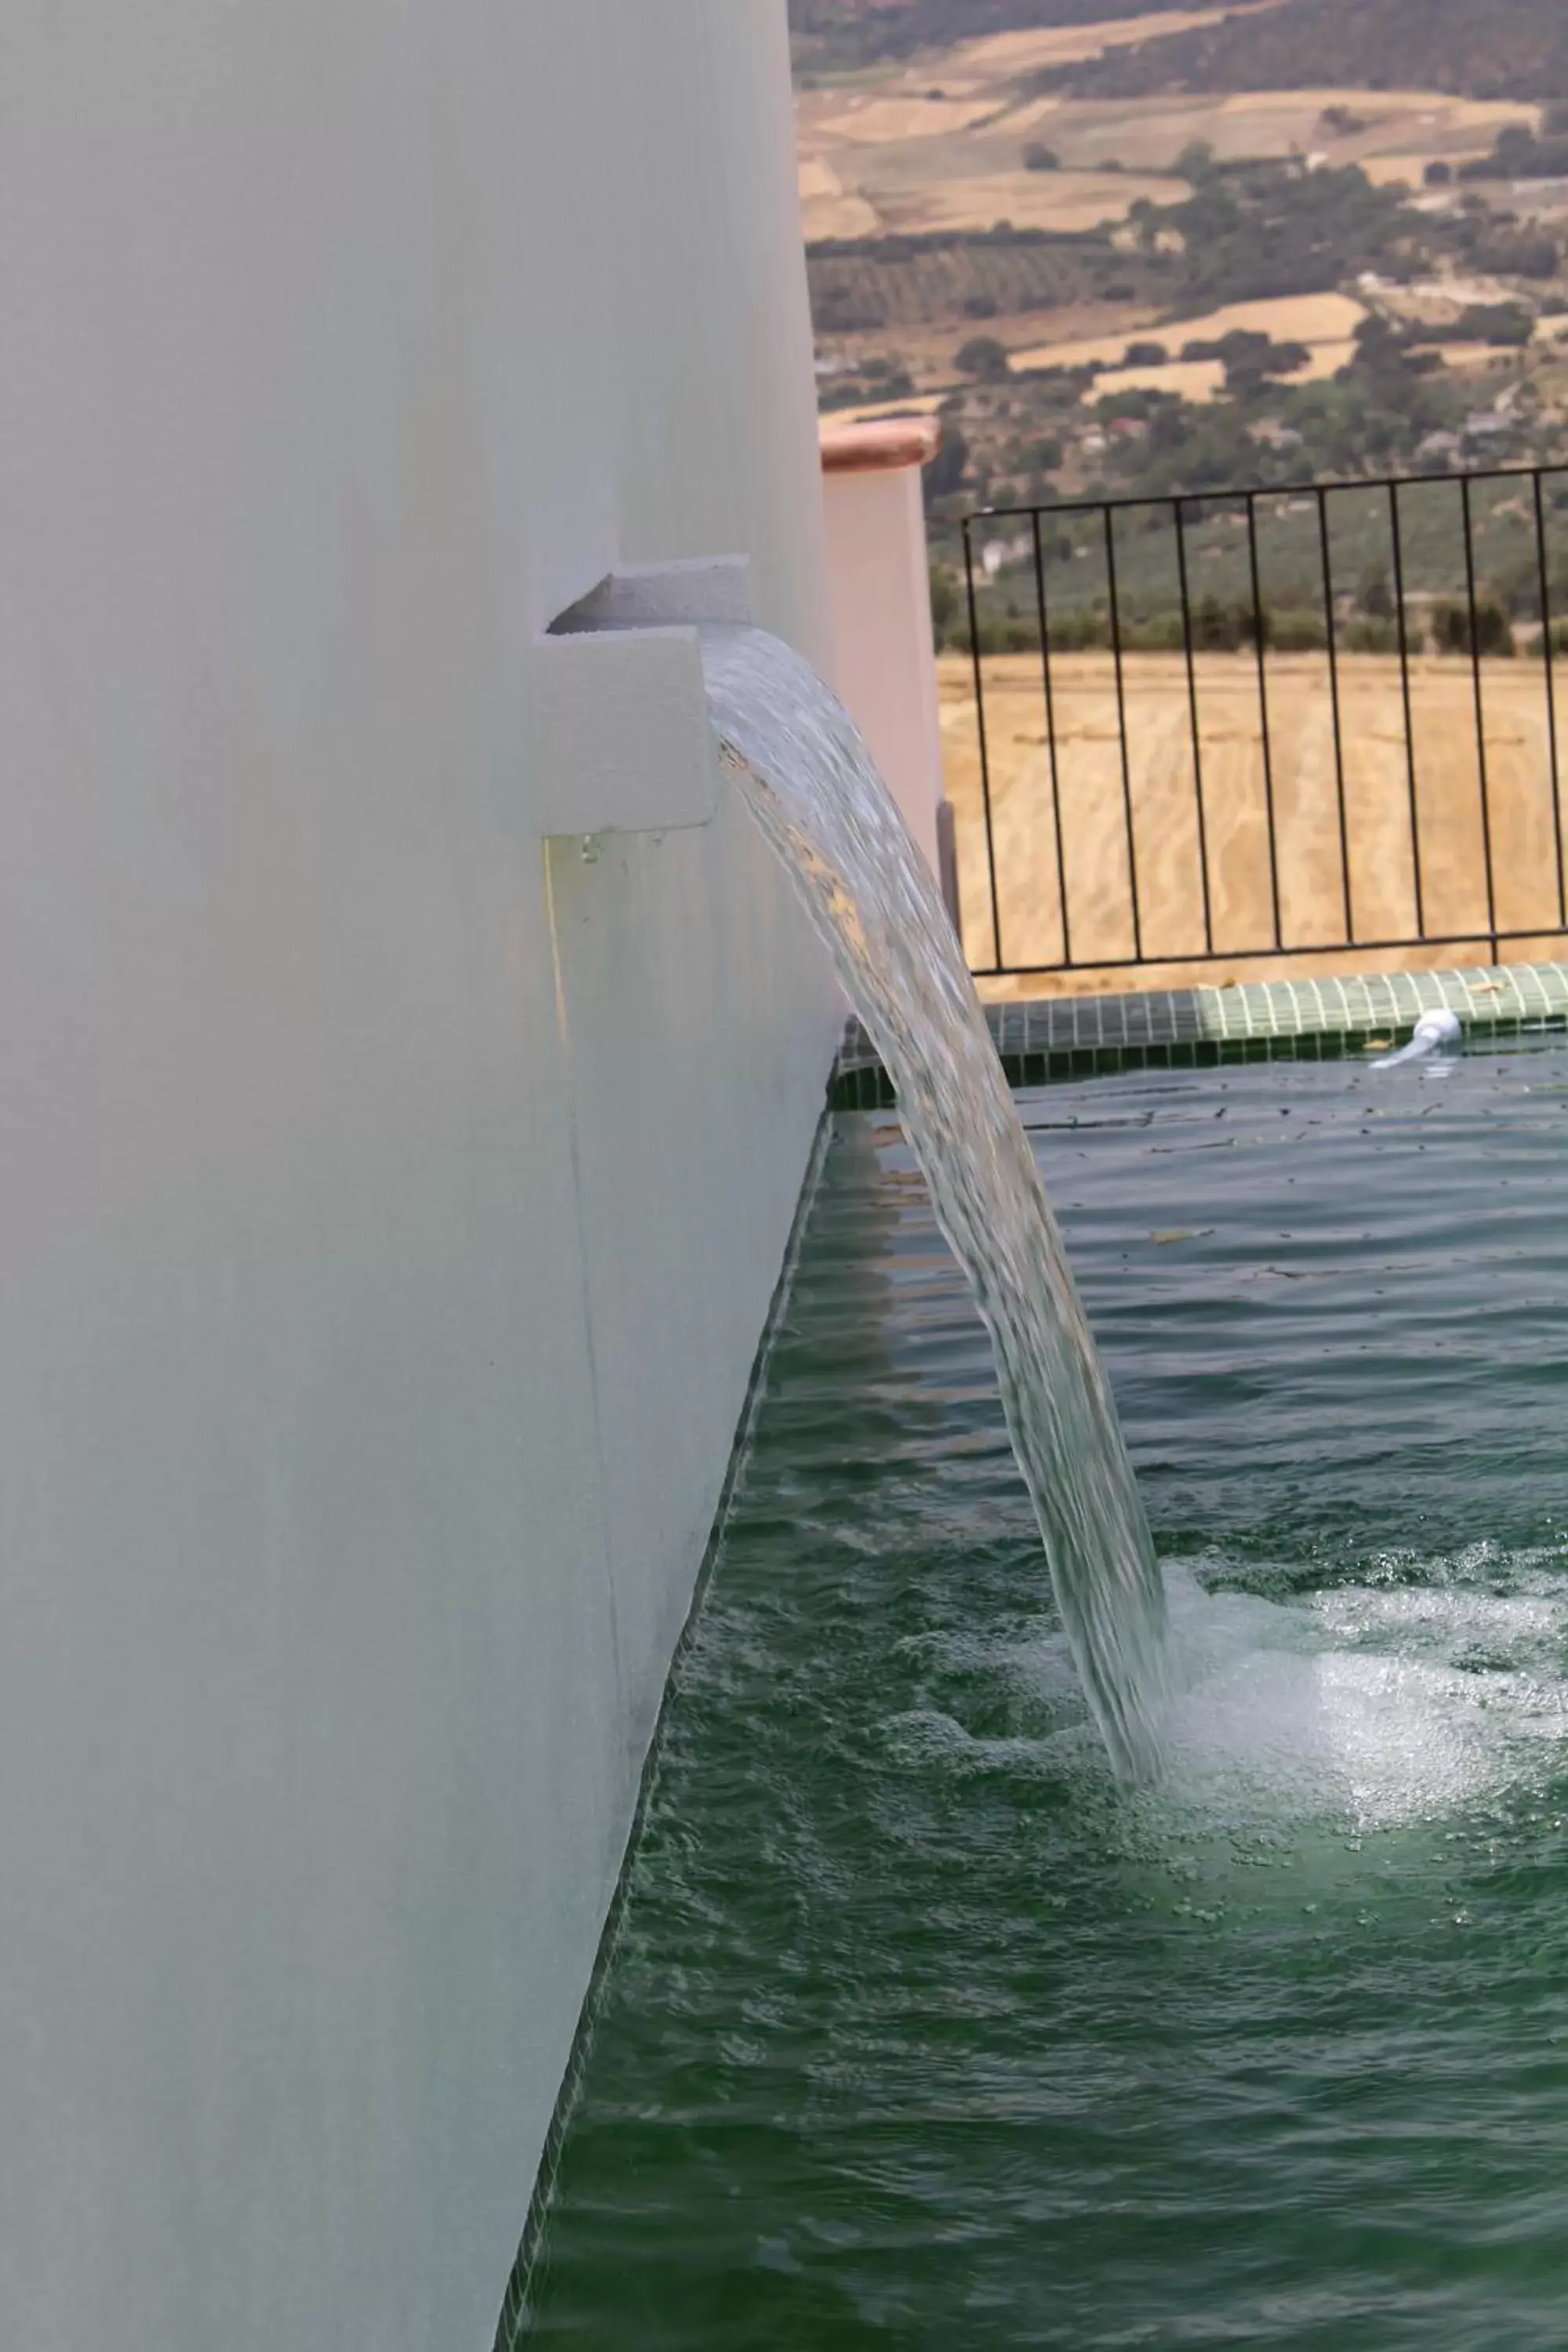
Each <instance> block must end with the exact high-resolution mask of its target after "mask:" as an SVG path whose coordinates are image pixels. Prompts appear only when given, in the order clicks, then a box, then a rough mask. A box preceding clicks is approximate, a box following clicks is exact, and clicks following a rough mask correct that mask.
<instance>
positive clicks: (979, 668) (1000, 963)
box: [963, 515, 1005, 971]
mask: <svg viewBox="0 0 1568 2352" xmlns="http://www.w3.org/2000/svg"><path fill="white" fill-rule="evenodd" d="M963 581H964V587H965V589H966V591H967V593H968V596H969V650H970V653H971V655H972V656H973V662H974V725H975V730H976V733H977V734H978V736H979V739H980V806H981V811H982V813H983V814H984V820H985V863H986V865H987V866H988V867H989V869H990V875H991V934H992V940H993V943H994V948H995V968H996V970H997V971H1003V970H1005V959H1004V957H1003V954H1002V902H1001V898H1000V895H999V893H998V891H997V887H996V839H995V835H994V832H993V830H992V825H991V754H990V748H989V746H988V745H987V743H986V740H985V672H984V665H983V664H982V662H981V658H980V615H979V613H978V611H977V609H976V605H975V597H974V542H973V538H972V537H971V535H970V529H969V518H968V516H967V515H965V517H964V519H963Z"/></svg>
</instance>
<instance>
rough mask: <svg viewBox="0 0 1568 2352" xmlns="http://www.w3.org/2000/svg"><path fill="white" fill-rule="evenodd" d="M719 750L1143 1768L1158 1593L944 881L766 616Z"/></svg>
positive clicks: (1097, 1705)
mask: <svg viewBox="0 0 1568 2352" xmlns="http://www.w3.org/2000/svg"><path fill="white" fill-rule="evenodd" d="M702 640H703V666H704V669H705V672H706V677H707V682H708V696H709V703H710V709H711V711H712V715H713V720H714V725H715V728H716V730H717V731H718V735H719V739H720V745H721V758H722V760H723V761H724V764H725V766H726V768H727V770H728V771H729V772H730V773H731V776H732V777H733V780H734V782H735V783H736V785H737V786H738V788H739V790H740V791H741V793H742V795H743V797H744V799H745V801H746V803H747V805H748V807H749V808H750V809H751V811H752V815H753V816H754V817H755V818H756V821H757V823H758V824H760V825H761V827H762V829H763V834H764V835H765V836H766V838H767V840H768V841H769V842H770V843H771V845H773V849H774V850H775V851H776V852H777V854H778V856H780V858H781V859H782V860H783V861H784V866H786V867H787V869H788V871H789V873H790V875H791V876H792V877H793V878H794V880H795V884H796V886H797V887H798V889H799V891H800V894H801V896H802V898H804V900H805V905H806V907H807V908H808V909H809V911H810V914H811V918H812V920H813V922H814V923H815V924H816V928H817V929H818V931H819V932H820V933H821V935H822V937H823V939H824V940H826V943H827V945H828V946H829V948H830V949H831V950H832V951H833V955H834V959H835V961H836V963H837V970H838V972H839V976H840V978H841V979H842V981H843V982H844V986H845V988H846V990H847V993H848V995H849V998H850V1000H851V1002H852V1003H853V1004H854V1006H855V1009H856V1011H857V1012H858V1014H859V1016H860V1019H861V1021H862V1022H863V1023H864V1024H865V1026H866V1029H867V1031H868V1034H869V1035H870V1037H871V1038H872V1040H873V1042H874V1044H875V1045H876V1047H877V1050H878V1052H879V1054H880V1055H881V1057H882V1061H883V1065H884V1066H885V1067H886V1069H887V1070H888V1072H889V1076H890V1077H891V1078H892V1080H893V1084H894V1086H895V1087H896V1089H897V1093H898V1102H899V1113H900V1118H901V1120H902V1122H903V1127H904V1131H905V1133H906V1135H907V1136H908V1138H909V1141H910V1149H911V1150H912V1151H913V1153H914V1156H915V1159H916V1160H917V1161H918V1163H919V1165H920V1169H921V1173H922V1175H923V1176H924V1178H925V1180H926V1182H927V1185H928V1186H929V1188H930V1192H931V1204H932V1208H933V1211H934V1213H935V1216H936V1219H937V1223H939V1224H940V1226H941V1228H942V1233H943V1234H945V1236H946V1238H947V1240H948V1242H949V1244H951V1246H952V1251H953V1254H954V1255H955V1256H956V1258H957V1259H958V1262H959V1264H960V1265H961V1266H962V1267H963V1273H964V1275H965V1277H966V1278H967V1280H968V1283H969V1286H970V1287H971V1289H972V1291H973V1295H974V1299H975V1302H976V1305H977V1306H978V1307H979V1310H980V1313H981V1316H982V1318H983V1319H984V1324H985V1328H986V1329H987V1331H988V1333H989V1334H990V1339H991V1344H992V1348H993V1349H994V1354H995V1359H996V1370H997V1378H998V1381H999V1382H1000V1386H1001V1394H1002V1404H1003V1410H1004V1412H1005V1416H1006V1422H1007V1428H1008V1433H1009V1434H1010V1436H1011V1438H1012V1442H1013V1447H1014V1451H1015V1453H1016V1455H1017V1459H1018V1465H1019V1468H1020V1470H1021V1471H1022V1473H1023V1476H1024V1480H1025V1483H1026V1486H1027V1488H1028V1491H1029V1496H1030V1500H1031V1501H1032V1503H1033V1505H1034V1509H1035V1516H1036V1517H1037V1520H1038V1522H1039V1528H1040V1534H1041V1538H1042V1539H1043V1541H1044V1544H1045V1551H1046V1559H1047V1563H1048V1565H1049V1569H1050V1575H1051V1581H1052V1584H1053V1586H1054V1588H1055V1591H1056V1596H1057V1602H1058V1608H1059V1610H1060V1612H1061V1618H1062V1623H1063V1626H1064V1628H1065V1629H1066V1633H1067V1636H1068V1643H1069V1644H1070V1646H1071V1650H1072V1654H1073V1657H1074V1659H1075V1661H1076V1664H1077V1667H1078V1671H1079V1675H1080V1676H1081V1678H1082V1682H1083V1686H1084V1690H1085V1693H1086V1695H1087V1696H1088V1700H1089V1708H1090V1711H1091V1713H1092V1715H1093V1717H1094V1719H1095V1721H1096V1723H1097V1724H1098V1726H1099V1727H1100V1732H1101V1734H1102V1736H1103V1738H1104V1739H1105V1742H1106V1746H1107V1747H1108V1748H1109V1749H1110V1757H1111V1761H1112V1763H1113V1765H1114V1766H1115V1768H1116V1769H1117V1771H1118V1773H1119V1774H1120V1775H1121V1776H1122V1777H1123V1778H1124V1779H1128V1780H1146V1779H1148V1778H1149V1777H1150V1776H1151V1775H1152V1772H1153V1771H1154V1769H1155V1767H1156V1764H1157V1761H1158V1755H1159V1736H1160V1721H1161V1716H1162V1713H1163V1706H1164V1696H1165V1694H1164V1680H1165V1672H1164V1669H1165V1600H1164V1592H1163V1586H1162V1583H1161V1578H1160V1570H1159V1568H1158V1566H1157V1564H1156V1561H1155V1559H1154V1553H1153V1548H1152V1544H1151V1541H1150V1538H1149V1529H1148V1526H1147V1523H1146V1521H1145V1518H1144V1515H1143V1510H1142V1505H1141V1503H1140V1501H1139V1497H1138V1490H1137V1486H1136V1484H1135V1482H1134V1479H1133V1475H1132V1469H1131V1464H1130V1462H1129V1460H1128V1456H1127V1448H1126V1445H1125V1444H1124V1442H1123V1439H1122V1434H1121V1425H1120V1423H1119V1422H1118V1420H1117V1415H1116V1407H1115V1404H1114V1402H1113V1401H1112V1398H1111V1395H1110V1387H1109V1385H1108V1383H1107V1381H1106V1377H1105V1371H1104V1368H1103V1366H1102V1365H1101V1363H1100V1355H1099V1351H1098V1349H1096V1346H1095V1343H1094V1339H1093V1338H1092V1336H1091V1334H1090V1332H1089V1326H1088V1323H1087V1322H1086V1320H1085V1318H1084V1314H1083V1309H1082V1307H1081V1305H1080V1304H1079V1297H1078V1293H1077V1291H1076V1289H1075V1288H1074V1286H1073V1279H1072V1275H1071V1273H1070V1271H1069V1269H1068V1261H1067V1256H1066V1253H1065V1251H1064V1250H1063V1247H1062V1242H1061V1236H1060V1234H1058V1230H1057V1225H1056V1221H1055V1219H1054V1218H1053V1216H1052V1214H1051V1211H1050V1207H1049V1204H1048V1202H1047V1199H1046V1195H1045V1190H1044V1187H1043V1186H1042V1184H1041V1182H1040V1178H1039V1173H1038V1171H1037V1168H1036V1165H1035V1160H1034V1156H1033V1154H1032V1152H1031V1151H1030V1149H1029V1143H1028V1139H1027V1137H1026V1134H1025V1132H1024V1129H1023V1125H1022V1122H1021V1121H1020V1119H1019V1116H1018V1111H1017V1108H1016V1104H1015V1102H1014V1100H1013V1097H1012V1094H1011V1092H1010V1090H1009V1088H1008V1087H1007V1084H1006V1080H1005V1077H1004V1076H1003V1072H1002V1067H1001V1065H1000V1063H999V1061H998V1059H997V1056H996V1052H995V1049H994V1046H993V1045H992V1042H991V1038H990V1034H989V1032H988V1031H987V1029H986V1026H985V1019H984V1013H983V1012H982V1010H981V1007H980V1003H979V1000H978V999H977V997H976V995H975V992H974V984H973V981H972V980H971V978H970V975H969V971H968V968H967V966H966V965H965V963H964V961H963V954H962V951H961V950H960V947H959V943H958V940H957V939H956V937H955V935H954V933H953V929H952V923H951V921H950V920H949V919H948V915H947V911H946V909H945V908H944V907H943V905H942V898H941V897H940V895H939V893H938V890H937V887H936V884H935V882H934V880H933V878H932V877H931V872H930V870H929V868H928V867H927V866H926V864H925V861H924V859H923V858H922V857H921V855H920V852H919V851H918V849H917V848H916V847H915V845H914V843H913V841H912V840H911V838H910V833H909V830H908V828H907V826H906V825H905V824H904V822H903V819H902V817H901V816H900V813H899V811H898V808H897V807H896V805H895V803H894V802H893V799H892V796H891V794H890V793H889V791H888V788H887V786H886V784H885V783H884V782H883V781H882V779H881V777H880V776H879V773H878V772H877V769H876V766H875V764H874V762H873V761H872V760H871V757H870V755H869V753H868V751H867V749H866V746H865V744H864V743H863V742H862V740H861V739H860V737H859V735H858V733H857V731H856V730H855V727H854V725H853V723H852V722H851V720H850V719H849V718H848V716H847V713H846V712H845V710H844V709H843V708H842V707H841V705H840V704H839V703H838V702H837V700H836V699H835V698H834V697H833V695H832V694H831V693H830V692H829V691H828V689H827V688H826V686H825V685H824V684H823V682H822V680H821V679H820V678H819V677H817V676H816V672H815V671H814V670H813V669H811V668H810V667H809V666H808V665H807V664H806V663H805V662H804V661H803V660H802V659H801V658H800V656H798V655H797V654H795V652H793V651H792V650H791V648H790V647H789V646H785V645H784V644H782V643H781V642H780V641H779V640H778V639H777V638H775V637H772V636H769V635H766V634H765V633H764V632H763V631H762V630H760V629H752V628H741V627H720V626H712V627H708V628H705V629H704V630H703V631H702Z"/></svg>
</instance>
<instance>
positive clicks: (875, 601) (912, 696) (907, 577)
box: [823, 466, 942, 874]
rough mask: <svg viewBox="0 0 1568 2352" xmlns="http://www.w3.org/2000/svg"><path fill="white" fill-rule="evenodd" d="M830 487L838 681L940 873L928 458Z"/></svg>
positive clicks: (839, 478)
mask: <svg viewBox="0 0 1568 2352" xmlns="http://www.w3.org/2000/svg"><path fill="white" fill-rule="evenodd" d="M823 487H824V489H825V491H826V515H827V559H828V575H829V582H830V588H831V596H832V607H833V616H834V646H835V667H836V671H837V684H838V690H839V692H840V694H841V695H842V696H843V698H844V701H845V704H846V706H847V709H848V710H849V712H850V715H851V716H852V718H853V719H854V720H855V723H856V725H857V726H858V728H859V730H860V732H861V733H862V735H864V737H865V738H866V741H867V744H868V748H869V750H870V751H871V754H872V757H873V758H874V759H875V761H876V762H877V765H878V767H879V769H880V770H881V772H882V774H883V776H884V777H885V778H886V780H887V783H888V787H889V791H890V792H891V793H892V795H893V798H894V799H895V800H896V801H897V802H898V803H899V806H900V809H901V810H902V811H903V814H904V821H905V823H906V824H908V826H909V828H910V832H911V833H912V834H913V835H914V837H915V839H916V841H917V842H918V843H919V844H920V846H921V849H922V850H923V851H924V852H925V855H926V857H927V859H928V860H929V861H930V864H931V871H932V872H933V873H935V874H940V872H941V859H940V856H939V854H938V847H937V814H936V813H937V804H938V803H939V802H940V801H941V799H942V719H941V711H940V709H939V707H938V701H937V688H936V653H935V649H934V646H933V644H932V639H931V563H930V558H929V556H928V554H927V552H926V531H925V509H924V506H923V504H922V501H921V468H920V467H918V466H902V467H897V468H892V469H889V470H887V471H885V472H879V471H868V472H863V473H852V472H845V473H829V474H827V475H826V478H825V480H824V485H823Z"/></svg>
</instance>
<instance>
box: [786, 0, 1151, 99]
mask: <svg viewBox="0 0 1568 2352" xmlns="http://www.w3.org/2000/svg"><path fill="white" fill-rule="evenodd" d="M1184 5H1186V0H790V33H791V37H792V39H793V41H794V45H795V72H796V74H797V76H798V77H799V78H800V79H802V80H805V79H810V78H812V77H814V76H816V75H818V74H835V73H852V72H854V71H856V70H857V69H858V68H864V67H867V66H874V65H879V64H881V63H882V62H884V61H886V60H889V59H894V58H900V59H901V58H909V57H912V56H913V55H914V54H915V53H916V51H917V50H921V49H944V48H948V47H951V46H952V44H953V43H954V42H957V41H970V40H974V39H975V38H977V37H980V36H982V35H984V34H988V33H1013V32H1028V31H1033V30H1034V29H1036V28H1037V27H1041V26H1045V27H1050V26H1071V25H1100V24H1108V23H1110V22H1111V21H1112V20H1114V19H1117V18H1126V17H1129V16H1153V15H1155V14H1156V13H1157V12H1159V11H1161V10H1164V9H1172V8H1179V7H1183V6H1184Z"/></svg>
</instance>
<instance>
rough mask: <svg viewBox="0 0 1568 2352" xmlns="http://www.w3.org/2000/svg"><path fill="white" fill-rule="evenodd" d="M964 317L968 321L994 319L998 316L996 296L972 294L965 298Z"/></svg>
mask: <svg viewBox="0 0 1568 2352" xmlns="http://www.w3.org/2000/svg"><path fill="white" fill-rule="evenodd" d="M963 315H964V317H965V318H966V319H994V317H995V316H996V297H995V295H994V294H971V295H969V296H967V297H966V298H965V300H964V305H963Z"/></svg>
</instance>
